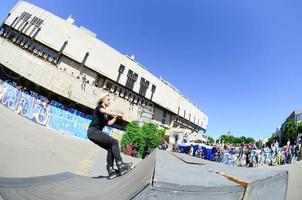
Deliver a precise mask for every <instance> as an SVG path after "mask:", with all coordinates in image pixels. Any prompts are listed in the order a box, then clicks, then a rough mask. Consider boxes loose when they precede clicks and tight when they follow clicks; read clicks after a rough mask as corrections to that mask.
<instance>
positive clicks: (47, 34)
mask: <svg viewBox="0 0 302 200" xmlns="http://www.w3.org/2000/svg"><path fill="white" fill-rule="evenodd" d="M24 11H26V12H28V13H30V14H32V17H34V16H36V17H39V18H40V19H42V20H44V21H43V25H42V26H41V30H40V31H39V33H38V34H37V35H36V37H35V39H36V40H37V41H39V42H41V43H42V44H44V45H46V46H49V47H51V48H53V49H54V50H56V51H60V49H61V48H62V46H63V44H64V42H65V41H68V44H67V46H66V48H65V49H64V51H63V55H65V56H67V57H69V58H71V59H73V60H74V61H76V62H77V63H82V62H83V60H84V57H85V55H86V53H87V52H89V56H88V57H87V60H86V62H85V66H86V67H87V68H90V69H92V70H93V71H95V72H97V73H100V74H101V75H102V76H104V77H108V78H109V79H111V80H116V79H117V76H118V69H119V66H120V65H121V64H122V65H124V66H125V67H126V68H125V71H124V73H123V74H122V75H121V77H120V81H119V83H120V84H122V85H126V81H127V73H128V70H129V69H131V70H132V71H133V72H135V73H137V74H138V80H137V81H136V83H135V85H134V88H133V91H134V92H136V93H138V92H139V88H140V78H141V77H143V78H145V79H146V80H148V81H149V82H150V86H149V88H148V90H147V92H146V98H147V99H150V98H151V86H152V84H154V85H156V91H155V93H154V95H153V99H152V100H153V101H154V102H155V103H156V104H158V105H160V106H162V107H164V108H166V109H167V110H169V111H171V112H173V113H175V114H177V112H178V108H180V113H183V112H184V110H186V113H187V115H186V116H185V118H186V119H187V120H189V113H190V114H191V119H190V121H191V122H193V123H195V124H197V125H198V126H201V127H202V128H204V129H206V128H207V124H208V118H207V116H206V115H205V114H204V113H203V112H202V111H201V110H200V109H199V108H198V107H196V106H195V105H194V104H193V103H191V102H190V101H189V100H188V99H187V98H185V97H184V96H183V95H182V94H181V93H179V91H177V89H175V88H173V87H171V86H169V84H168V83H167V82H163V81H161V80H159V79H158V78H157V77H155V76H154V75H152V74H151V73H150V72H148V71H147V70H146V69H144V68H143V67H142V66H141V65H140V64H139V63H138V62H136V61H134V60H131V59H130V58H128V57H126V56H124V55H122V54H121V53H119V52H118V51H116V50H115V49H113V48H111V47H110V46H108V45H107V44H105V43H103V42H102V41H100V40H98V39H97V38H96V37H94V36H92V35H91V34H89V33H87V31H83V29H81V28H79V27H77V26H74V25H73V24H71V23H69V22H67V21H66V20H63V19H61V18H59V17H57V16H55V15H53V14H51V13H49V12H47V11H45V10H43V9H41V8H38V7H36V6H34V5H31V4H29V3H26V2H23V1H21V2H19V3H18V4H17V5H16V6H15V7H14V8H13V10H12V11H11V12H10V14H11V15H10V16H9V17H8V19H7V20H6V21H5V24H6V25H11V24H12V23H13V22H14V20H15V19H16V18H17V17H19V16H20V15H21V14H22V13H23V12H24ZM20 23H21V22H20ZM20 23H19V24H17V25H16V26H15V27H14V28H15V29H18V30H19V29H21V28H22V27H20V28H19V25H20ZM28 26H29V25H28ZM32 29H33V28H32V27H29V29H28V30H27V29H25V30H27V31H23V32H22V33H23V34H25V35H28V36H32V32H31V30H32ZM79 38H80V39H79ZM67 70H68V69H67ZM91 76H92V77H91V78H93V77H94V75H93V74H92V75H91ZM163 94H164V95H163ZM194 117H195V118H196V119H195V122H194V121H193V119H194ZM198 122H199V123H198Z"/></svg>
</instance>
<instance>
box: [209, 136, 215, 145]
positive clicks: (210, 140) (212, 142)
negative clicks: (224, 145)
mask: <svg viewBox="0 0 302 200" xmlns="http://www.w3.org/2000/svg"><path fill="white" fill-rule="evenodd" d="M208 142H209V143H210V144H214V142H215V141H214V138H212V137H210V136H208Z"/></svg>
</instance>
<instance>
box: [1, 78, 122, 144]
mask: <svg viewBox="0 0 302 200" xmlns="http://www.w3.org/2000/svg"><path fill="white" fill-rule="evenodd" d="M16 86H17V84H16V83H7V82H4V83H2V84H1V85H0V102H1V104H3V105H4V106H6V107H8V108H10V109H11V110H13V111H15V112H16V113H17V114H19V115H21V116H23V117H26V118H28V119H30V120H32V121H33V122H36V123H38V124H40V125H43V126H46V127H48V128H51V129H55V130H57V131H59V132H62V133H69V134H71V135H74V136H76V137H80V138H82V139H87V129H88V126H89V124H90V122H91V119H92V116H91V115H86V114H85V113H83V112H80V111H78V110H75V109H72V108H68V107H66V106H64V105H62V104H60V103H58V102H56V101H51V102H50V104H47V103H45V102H46V100H47V98H46V97H44V96H42V95H39V94H38V93H36V92H33V91H29V92H27V91H22V90H19V89H17V88H16ZM104 132H107V133H108V134H109V135H110V136H112V137H114V138H115V139H117V140H119V141H120V140H121V138H122V135H123V133H124V131H122V130H119V129H117V128H113V127H107V126H106V127H105V128H104Z"/></svg>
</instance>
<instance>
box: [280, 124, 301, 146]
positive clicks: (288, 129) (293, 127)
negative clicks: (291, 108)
mask: <svg viewBox="0 0 302 200" xmlns="http://www.w3.org/2000/svg"><path fill="white" fill-rule="evenodd" d="M297 132H298V126H297V124H296V122H295V121H294V120H292V119H290V120H288V122H287V123H286V125H285V128H284V131H283V134H284V140H283V141H282V143H283V145H285V144H286V142H287V141H288V140H290V141H291V142H295V141H296V139H297V135H298V133H297Z"/></svg>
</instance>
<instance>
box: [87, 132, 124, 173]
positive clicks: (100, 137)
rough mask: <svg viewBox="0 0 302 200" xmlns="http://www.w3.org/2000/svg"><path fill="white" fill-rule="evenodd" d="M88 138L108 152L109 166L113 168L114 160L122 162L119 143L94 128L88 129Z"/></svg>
mask: <svg viewBox="0 0 302 200" xmlns="http://www.w3.org/2000/svg"><path fill="white" fill-rule="evenodd" d="M87 136H88V138H89V140H91V141H92V142H94V143H95V144H97V145H98V146H100V147H102V148H104V149H106V150H107V152H108V154H107V166H110V167H113V161H114V159H115V162H121V161H122V158H121V153H120V147H119V143H118V141H117V140H116V139H114V138H112V137H110V136H109V135H108V134H106V133H104V132H102V131H101V130H99V129H97V128H94V127H90V128H89V129H88V131H87Z"/></svg>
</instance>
